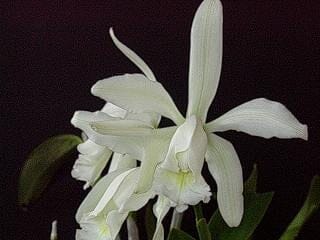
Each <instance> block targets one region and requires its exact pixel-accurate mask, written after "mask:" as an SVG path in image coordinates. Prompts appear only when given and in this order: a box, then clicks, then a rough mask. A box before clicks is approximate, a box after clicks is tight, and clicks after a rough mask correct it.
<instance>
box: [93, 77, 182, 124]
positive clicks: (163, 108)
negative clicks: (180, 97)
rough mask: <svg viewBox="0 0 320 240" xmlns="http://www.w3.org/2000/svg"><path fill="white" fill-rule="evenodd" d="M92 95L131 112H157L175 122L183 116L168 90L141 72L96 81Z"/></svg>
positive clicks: (179, 120)
mask: <svg viewBox="0 0 320 240" xmlns="http://www.w3.org/2000/svg"><path fill="white" fill-rule="evenodd" d="M91 92H92V94H93V95H95V96H98V97H100V98H102V99H104V100H106V101H108V102H111V103H113V104H115V105H117V106H119V107H121V108H123V109H125V110H127V111H128V112H131V113H145V112H148V113H154V112H156V113H159V114H161V115H163V116H165V117H168V118H170V119H172V120H173V121H174V122H175V123H176V124H179V123H181V122H182V121H183V117H182V115H181V113H180V112H179V110H178V109H177V107H176V106H175V104H174V102H173V101H172V99H171V97H170V95H169V94H168V92H167V91H166V90H165V89H164V88H163V86H162V85H161V84H160V83H159V82H155V81H150V80H149V79H147V78H146V77H145V76H144V75H142V74H125V75H121V76H114V77H110V78H108V79H104V80H100V81H98V82H97V83H96V84H95V85H94V86H93V87H92V89H91Z"/></svg>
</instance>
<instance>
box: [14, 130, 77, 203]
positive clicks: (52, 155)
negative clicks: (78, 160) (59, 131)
mask: <svg viewBox="0 0 320 240" xmlns="http://www.w3.org/2000/svg"><path fill="white" fill-rule="evenodd" d="M81 142H82V141H81V139H80V138H79V137H78V136H75V135H59V136H54V137H51V138H49V139H47V140H46V141H44V142H43V143H41V144H40V145H39V146H37V147H36V148H35V149H34V150H33V151H32V152H31V154H30V155H29V156H28V158H27V161H26V162H25V164H24V166H23V169H22V171H21V175H20V179H19V193H18V202H19V204H20V205H21V206H25V205H28V204H29V203H30V202H32V201H34V200H36V199H37V198H38V197H39V196H40V194H41V193H42V192H43V190H44V189H45V188H46V186H47V184H48V183H49V181H50V179H51V177H52V176H53V175H54V173H55V172H56V170H57V169H58V168H59V167H60V166H61V165H62V164H63V163H64V162H65V161H66V157H67V156H68V155H69V154H70V153H71V152H72V151H73V150H74V148H75V147H76V146H77V145H78V144H79V143H81Z"/></svg>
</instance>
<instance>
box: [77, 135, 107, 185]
mask: <svg viewBox="0 0 320 240" xmlns="http://www.w3.org/2000/svg"><path fill="white" fill-rule="evenodd" d="M78 151H79V152H80V154H79V157H78V159H77V160H76V161H75V163H74V165H73V169H72V171H71V175H72V177H74V178H76V179H78V180H80V181H85V182H86V184H85V185H84V187H83V188H84V189H87V188H88V187H89V186H93V185H94V184H95V182H96V181H97V180H98V178H99V177H100V175H101V172H102V171H103V169H104V168H105V166H106V165H107V163H108V161H109V159H110V157H111V154H112V151H111V150H110V149H108V148H107V147H104V146H100V145H98V144H95V143H94V142H92V141H91V140H89V139H88V140H87V141H85V142H84V143H81V144H79V145H78Z"/></svg>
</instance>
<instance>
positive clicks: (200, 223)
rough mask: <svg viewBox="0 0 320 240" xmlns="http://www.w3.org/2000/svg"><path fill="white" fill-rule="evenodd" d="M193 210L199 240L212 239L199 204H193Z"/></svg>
mask: <svg viewBox="0 0 320 240" xmlns="http://www.w3.org/2000/svg"><path fill="white" fill-rule="evenodd" d="M193 211H194V214H195V216H196V226H197V231H198V235H199V239H200V240H212V238H211V233H210V231H209V227H208V224H207V221H206V219H205V218H204V217H203V212H202V207H201V204H200V203H199V204H197V205H196V206H193Z"/></svg>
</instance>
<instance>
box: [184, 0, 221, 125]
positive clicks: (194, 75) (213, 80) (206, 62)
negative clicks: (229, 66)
mask: <svg viewBox="0 0 320 240" xmlns="http://www.w3.org/2000/svg"><path fill="white" fill-rule="evenodd" d="M221 62H222V5H221V2H220V1H219V0H205V1H203V2H202V3H201V5H200V7H199V8H198V10H197V12H196V15H195V17H194V19H193V23H192V29H191V49H190V68H189V104H188V111H187V116H191V115H197V116H198V117H199V118H200V119H201V120H202V121H203V122H205V120H206V116H207V112H208V109H209V106H210V104H211V102H212V100H213V98H214V96H215V94H216V91H217V87H218V83H219V78H220V71H221Z"/></svg>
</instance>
